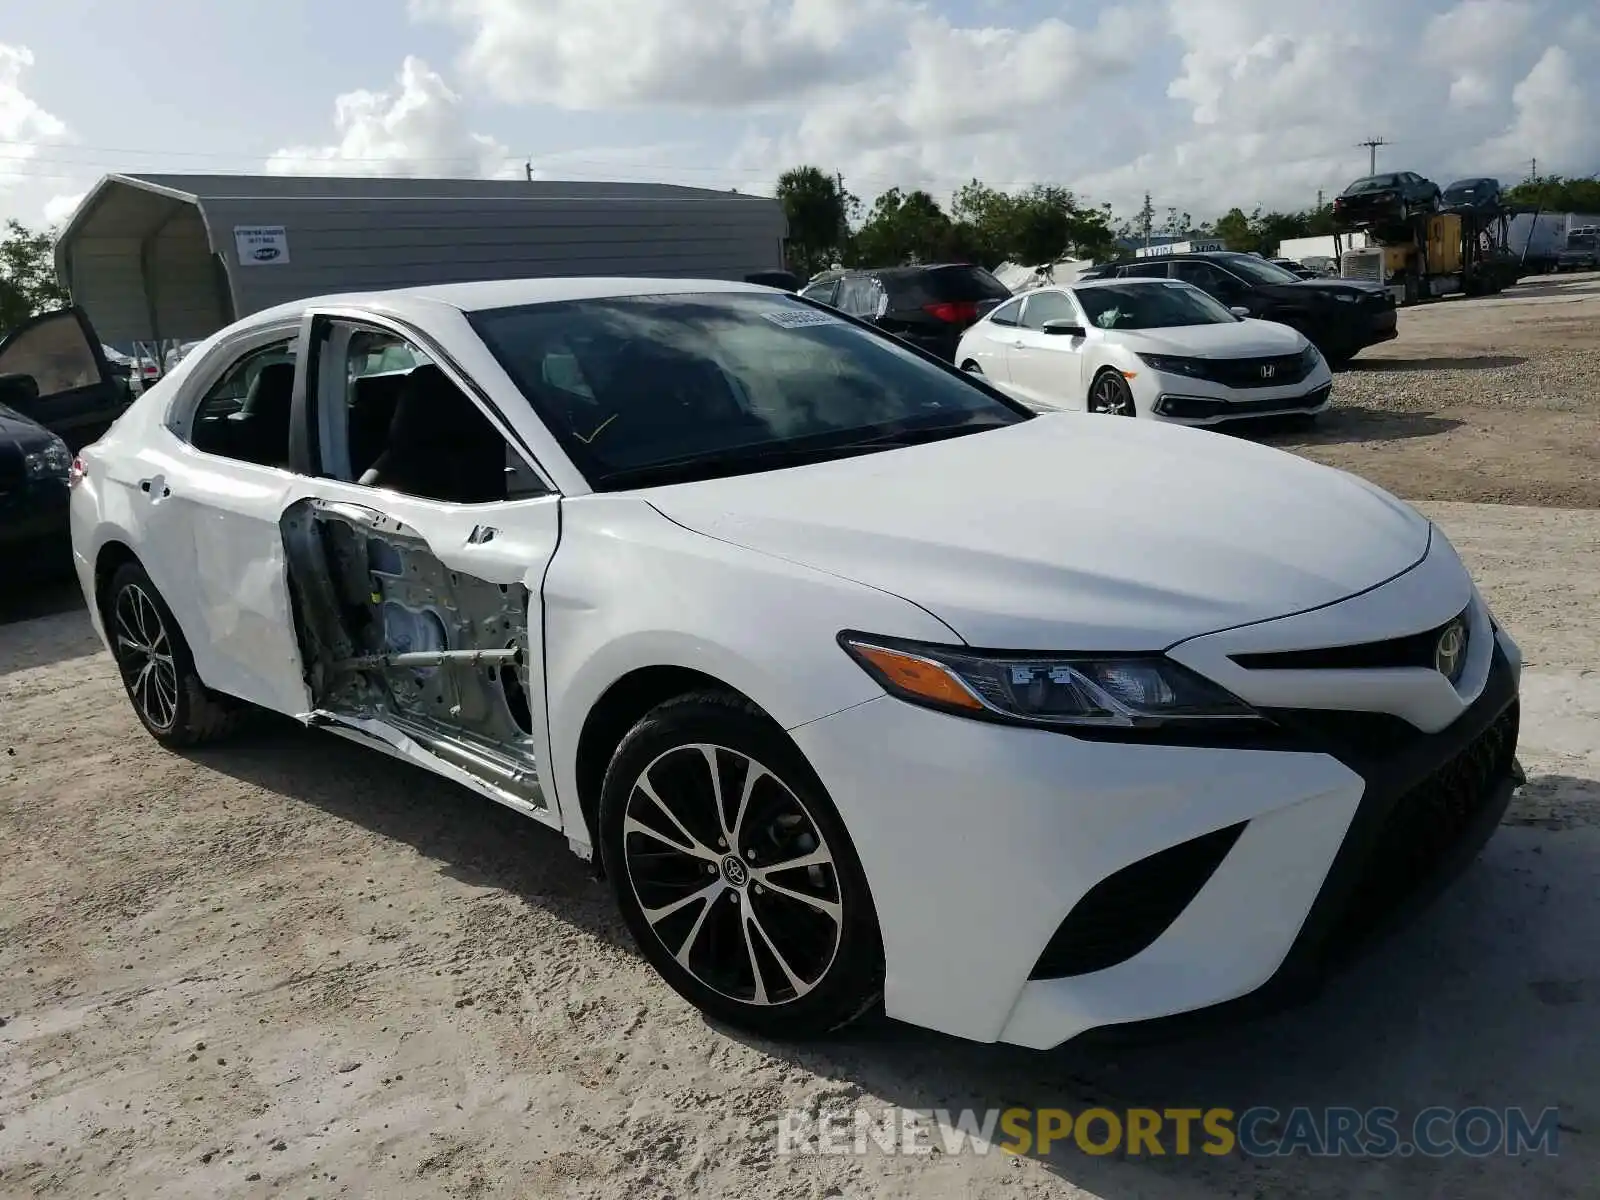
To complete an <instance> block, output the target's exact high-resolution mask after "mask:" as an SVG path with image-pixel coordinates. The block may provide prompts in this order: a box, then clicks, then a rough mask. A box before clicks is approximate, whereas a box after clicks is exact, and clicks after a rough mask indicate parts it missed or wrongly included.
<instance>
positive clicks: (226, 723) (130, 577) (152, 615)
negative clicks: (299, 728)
mask: <svg viewBox="0 0 1600 1200" xmlns="http://www.w3.org/2000/svg"><path fill="white" fill-rule="evenodd" d="M104 620H105V627H106V637H107V638H108V639H109V641H110V643H111V651H112V657H113V658H115V659H116V663H117V670H118V672H119V673H120V674H121V676H122V686H123V688H124V689H125V690H126V691H127V693H128V700H129V702H130V703H131V704H132V705H133V711H134V715H136V716H137V717H138V718H139V721H140V723H141V724H143V725H144V727H145V729H147V730H148V731H149V732H150V736H151V737H153V738H155V739H156V741H158V742H160V743H161V744H162V745H163V746H173V747H178V746H198V745H200V744H202V743H204V742H211V741H216V740H217V739H219V738H223V737H226V736H227V735H228V734H230V733H232V732H233V731H234V729H235V728H236V727H237V725H238V722H239V718H240V716H241V715H242V711H243V709H242V706H241V705H240V704H239V703H238V702H237V701H235V700H231V699H229V698H228V697H226V696H221V695H218V694H217V693H216V692H213V691H211V690H210V689H209V688H207V687H206V686H205V684H203V683H201V682H200V676H199V675H198V674H196V673H195V669H194V658H193V656H192V655H191V654H190V652H189V644H188V643H187V642H185V641H184V640H183V633H182V632H181V631H180V630H179V629H178V622H177V621H176V620H174V619H173V616H172V610H171V609H169V608H168V607H167V604H166V601H164V600H163V599H162V598H161V593H160V592H158V591H156V588H155V584H153V583H151V582H150V576H149V575H148V574H146V573H145V569H144V568H143V567H141V566H140V565H139V564H138V563H131V562H130V563H124V564H123V565H122V566H121V567H119V568H118V569H117V572H116V574H115V575H113V576H112V578H111V586H110V587H109V588H108V589H107V591H106V602H105V613H104Z"/></svg>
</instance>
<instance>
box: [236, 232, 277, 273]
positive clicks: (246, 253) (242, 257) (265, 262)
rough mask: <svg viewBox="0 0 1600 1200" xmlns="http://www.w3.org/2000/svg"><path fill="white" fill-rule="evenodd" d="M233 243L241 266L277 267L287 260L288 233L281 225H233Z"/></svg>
mask: <svg viewBox="0 0 1600 1200" xmlns="http://www.w3.org/2000/svg"><path fill="white" fill-rule="evenodd" d="M233 244H234V248H235V249H236V250H237V251H238V253H239V265H240V266H241V267H268V266H270V267H279V266H285V265H287V263H288V262H289V233H288V231H287V230H286V229H284V227H283V226H282V225H235V226H234V227H233Z"/></svg>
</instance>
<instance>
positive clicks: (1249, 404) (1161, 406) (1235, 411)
mask: <svg viewBox="0 0 1600 1200" xmlns="http://www.w3.org/2000/svg"><path fill="white" fill-rule="evenodd" d="M1332 391H1333V385H1332V384H1331V383H1325V384H1323V385H1322V386H1321V387H1319V388H1313V389H1312V390H1311V391H1309V392H1307V393H1306V394H1305V395H1303V396H1287V397H1279V398H1278V399H1275V400H1216V399H1211V398H1208V397H1203V396H1163V397H1161V399H1160V400H1158V401H1157V402H1156V411H1157V412H1159V413H1160V414H1161V415H1162V416H1166V417H1174V418H1176V419H1179V420H1198V419H1200V418H1203V417H1261V416H1270V415H1274V414H1278V413H1282V414H1285V415H1290V414H1293V413H1308V412H1312V411H1314V410H1316V409H1319V408H1321V407H1322V406H1323V405H1324V404H1325V403H1326V402H1327V400H1328V395H1329V393H1331V392H1332Z"/></svg>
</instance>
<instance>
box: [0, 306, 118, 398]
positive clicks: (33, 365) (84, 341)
mask: <svg viewBox="0 0 1600 1200" xmlns="http://www.w3.org/2000/svg"><path fill="white" fill-rule="evenodd" d="M0 375H31V376H33V380H34V382H35V383H37V384H38V385H39V395H40V396H41V397H47V396H54V395H56V394H57V393H59V392H70V391H73V390H74V389H76V388H85V387H93V386H94V385H95V384H97V383H99V382H100V368H99V366H98V365H97V364H96V363H95V358H94V348H93V347H92V346H91V345H90V344H89V339H88V338H86V337H84V336H83V326H82V325H80V324H79V323H78V318H77V317H76V316H74V315H73V314H71V313H61V314H59V315H56V316H51V317H49V318H47V319H46V320H42V321H40V322H39V323H38V324H37V325H35V326H33V328H31V329H23V330H20V331H19V332H18V333H17V334H16V335H15V336H14V337H13V338H12V339H11V344H10V345H9V346H7V347H6V352H5V353H4V354H3V355H0Z"/></svg>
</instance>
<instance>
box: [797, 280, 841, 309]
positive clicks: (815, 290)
mask: <svg viewBox="0 0 1600 1200" xmlns="http://www.w3.org/2000/svg"><path fill="white" fill-rule="evenodd" d="M800 294H801V295H802V296H804V297H805V298H806V299H807V300H815V301H816V302H817V303H818V304H826V305H829V306H835V305H836V302H837V300H838V298H839V281H838V280H837V279H830V280H828V282H827V283H819V284H817V285H816V286H815V287H809V288H807V289H806V290H805V291H803V292H801V293H800Z"/></svg>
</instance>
